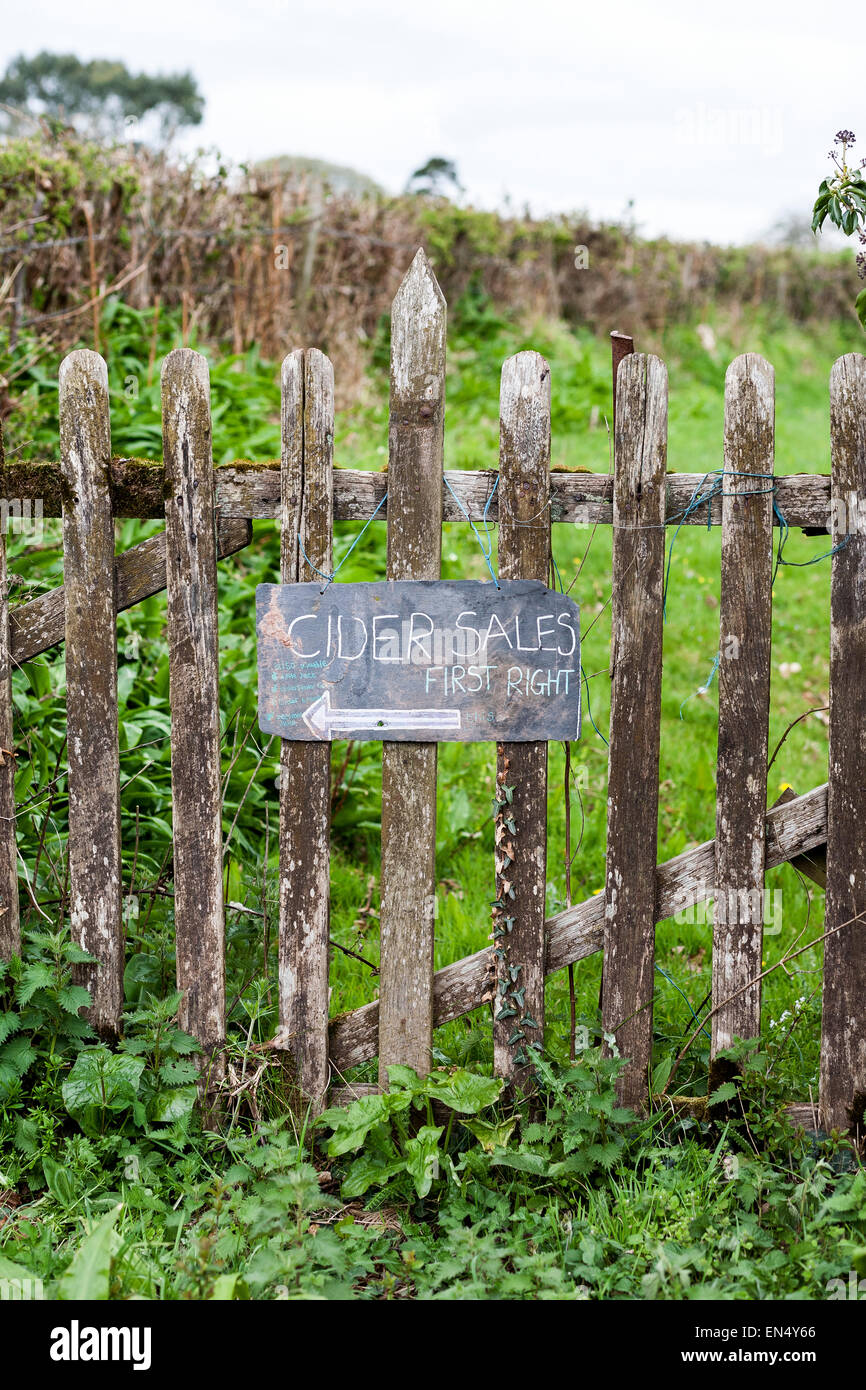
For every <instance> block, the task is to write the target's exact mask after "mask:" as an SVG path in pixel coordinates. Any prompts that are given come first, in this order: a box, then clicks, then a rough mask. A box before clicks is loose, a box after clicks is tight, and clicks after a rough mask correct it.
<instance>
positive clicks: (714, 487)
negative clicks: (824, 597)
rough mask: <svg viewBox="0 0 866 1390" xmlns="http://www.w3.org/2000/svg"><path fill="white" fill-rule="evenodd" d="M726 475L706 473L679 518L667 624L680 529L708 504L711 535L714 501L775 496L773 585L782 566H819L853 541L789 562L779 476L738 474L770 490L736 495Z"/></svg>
mask: <svg viewBox="0 0 866 1390" xmlns="http://www.w3.org/2000/svg"><path fill="white" fill-rule="evenodd" d="M725 473H726V470H725V469H724V468H714V469H712V470H711V471H710V472H709V473H705V474H704V476H703V478H702V479H701V481H700V482H699V483H698V486H697V487H696V488H695V490H694V492H693V493H692V495H691V497H690V498H689V501H688V504H687V506H686V508H685V510H684V511H683V512H681V513H680V515H679V517H678V518H677V523H678V524H677V527H676V530H675V531H674V534H673V536H672V537H671V543H670V549H669V550H668V562H667V566H666V568H665V583H664V591H663V598H662V610H663V614H664V618H665V621H667V616H668V588H669V585H670V577H671V563H672V561H673V556H674V543H675V541H676V538H677V536H678V535H679V533H680V528H681V527H682V526H684V525H685V524H686V522H687V521H688V518H689V517H690V516H691V515H692V513H693V512H695V511H697V509H698V507H702V506H704V504H707V530H708V531H709V530H710V529H711V527H712V502H713V499H714V498H715V497H762V496H764V495H765V494H766V493H768V492H769V493H772V494H773V512H774V514H775V516H776V518H777V520H778V522H779V544H778V547H777V550H776V563H775V566H774V568H773V579H772V583H773V584H775V582H776V576H777V574H778V572H779V566H780V565H794V566H796V567H797V568H798V569H802V568H804V567H805V566H806V565H817V564H818V562H819V561H820V560H828V559H829V558H830V557H831V556H833V555H838V553H839V551H840V550H844V548H845V546H846V545H847V544H848V542H849V540H850V539H851V534H850V532H849V533H848V534H847V535H846V536H845V537H844V538H843V539H842V540H841V541H839V543H838V544H837V545H834V546H833V547H832V548H831V549H830V550H826V551H825V552H824V553H823V555H816V556H815V557H814V558H813V559H811V560H786V559H785V557H784V553H783V552H784V549H785V545H786V544H787V541H788V536H789V535H790V530H791V528H790V526H789V525H788V523H787V521H786V520H785V516H784V513H783V511H782V509H781V507H780V506H779V503H778V501H777V499H776V488H777V487H778V483H779V479H778V478H777V476H776V474H775V473H751V472H742V473H739V472H738V473H737V474H736V476H737V477H738V478H759V479H761V480H762V481H763V482H765V483H767V484H768V486H767V487H756V488H750V489H749V490H748V491H745V492H743V491H740V490H737V491H736V492H729V491H727V490H726V489H725V487H724V478H725ZM730 476H732V475H731V473H730V471H728V477H730ZM710 478H712V479H714V481H713V482H712V484H711V485H710V487H709V490H708V491H707V492H706V493H704V492H703V488H704V486H705V485H706V483H707V481H708V479H710ZM711 679H712V677H711Z"/></svg>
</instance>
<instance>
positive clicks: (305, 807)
mask: <svg viewBox="0 0 866 1390" xmlns="http://www.w3.org/2000/svg"><path fill="white" fill-rule="evenodd" d="M333 455H334V369H333V367H332V366H331V363H330V362H329V361H328V359H327V357H325V356H324V354H323V353H321V352H319V351H318V350H317V349H315V348H314V349H312V350H311V351H310V352H307V353H304V352H302V351H300V350H298V351H296V352H292V353H290V354H289V356H288V357H287V358H286V359H285V361H284V362H283V367H282V470H281V478H282V503H281V505H282V517H281V522H280V528H281V572H282V582H283V583H284V584H293V583H298V582H301V583H310V582H312V581H314V580H316V579H319V581H320V583H321V584H322V586H323V587H324V583H325V581H324V580H322V579H321V577H320V576H319V575H317V574H316V573H315V571H314V570H313V569H312V568H311V566H312V565H314V566H315V568H316V569H317V570H320V571H321V572H322V574H330V572H331V570H332V568H333V543H332V538H333V512H334V481H333ZM301 546H303V551H302V550H301ZM305 555H306V556H307V559H305V558H304V556H305ZM280 766H281V775H280V929H279V996H280V1027H281V1032H282V1035H283V1037H284V1039H285V1045H286V1046H287V1048H288V1050H289V1051H290V1052H291V1054H292V1055H293V1057H294V1060H295V1068H296V1081H297V1084H298V1086H299V1087H300V1090H301V1092H302V1094H303V1096H304V1097H305V1099H306V1100H307V1101H309V1102H312V1105H313V1109H314V1111H319V1110H321V1108H322V1107H323V1105H324V1102H325V1095H326V1092H327V1089H328V1081H329V1066H328V943H329V932H330V862H331V861H330V825H331V745H330V743H294V742H291V741H290V740H289V739H284V740H283V742H282V750H281V764H280Z"/></svg>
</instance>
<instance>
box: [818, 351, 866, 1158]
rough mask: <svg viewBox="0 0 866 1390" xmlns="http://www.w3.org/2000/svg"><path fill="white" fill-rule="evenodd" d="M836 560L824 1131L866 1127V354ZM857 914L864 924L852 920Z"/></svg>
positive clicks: (835, 439)
mask: <svg viewBox="0 0 866 1390" xmlns="http://www.w3.org/2000/svg"><path fill="white" fill-rule="evenodd" d="M830 433H831V449H832V468H833V475H832V476H833V499H834V503H835V506H834V530H833V543H834V545H839V544H840V543H841V542H842V541H843V540H845V537H846V536H847V538H848V539H847V541H846V542H845V545H844V547H843V548H842V549H841V550H839V551H838V552H837V554H835V555H834V556H833V560H832V566H833V575H832V580H831V587H830V770H829V783H828V786H829V790H828V794H827V830H828V833H827V900H826V917H825V928H826V929H827V930H828V931H829V930H831V929H832V928H833V927H836V926H840V925H841V924H842V923H843V922H851V925H850V926H848V927H846V928H845V929H844V930H843V931H840V932H838V934H837V935H836V936H832V937H830V938H829V940H828V941H827V942H826V944H825V946H824V997H823V1018H822V1024H821V1093H820V1111H821V1116H822V1124H823V1125H824V1128H825V1129H828V1130H830V1129H839V1130H847V1129H854V1130H855V1131H859V1134H860V1136H861V1137H862V1135H863V1131H864V1127H866V1126H864V1108H866V781H864V774H866V357H863V356H861V355H860V354H858V353H850V354H849V355H848V356H846V357H840V359H839V361H838V362H837V363H836V364H835V366H834V367H833V371H832V373H831V375H830ZM856 917H859V918H860V920H858V921H852V920H851V919H852V918H856Z"/></svg>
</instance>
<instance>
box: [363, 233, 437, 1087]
mask: <svg viewBox="0 0 866 1390" xmlns="http://www.w3.org/2000/svg"><path fill="white" fill-rule="evenodd" d="M445 315H446V311H445V300H444V298H443V296H442V291H441V290H440V288H439V285H438V284H437V282H436V277H435V276H434V274H433V271H432V270H431V268H430V265H429V263H428V261H427V257H426V256H425V254H424V252H423V251H418V252H417V254H416V256H415V259H414V260H413V262H412V265H411V266H410V268H409V270H408V272H407V273H406V276H405V278H404V280H403V283H402V285H401V286H400V289H399V290H398V291H397V295H396V297H395V299H394V305H393V309H392V313H391V410H390V425H389V432H388V441H389V450H388V454H389V461H388V578H389V579H438V578H439V575H440V565H441V552H442V464H443V447H444V417H445ZM435 908H436V745H435V743H394V744H386V745H385V746H384V748H383V750H382V893H381V914H382V915H381V937H380V940H381V956H380V962H381V963H380V973H379V1083H380V1085H382V1086H385V1085H387V1081H388V1070H387V1069H388V1066H389V1065H390V1064H392V1063H395V1062H401V1063H403V1064H404V1065H405V1066H410V1067H414V1068H415V1070H416V1071H417V1072H419V1073H424V1072H427V1071H429V1069H430V1049H431V1047H432V1042H433V943H434V918H435Z"/></svg>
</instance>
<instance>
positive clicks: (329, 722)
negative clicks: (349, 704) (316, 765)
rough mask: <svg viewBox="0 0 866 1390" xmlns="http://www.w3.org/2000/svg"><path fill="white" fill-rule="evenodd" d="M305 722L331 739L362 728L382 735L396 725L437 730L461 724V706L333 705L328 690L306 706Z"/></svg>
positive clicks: (404, 727)
mask: <svg viewBox="0 0 866 1390" xmlns="http://www.w3.org/2000/svg"><path fill="white" fill-rule="evenodd" d="M304 723H305V724H306V726H307V728H308V729H309V731H310V733H311V734H314V735H315V737H316V738H322V739H329V738H332V737H333V735H334V734H335V733H336V734H340V733H357V732H358V731H359V730H362V729H371V730H375V731H376V733H377V734H378V735H379V736H380V737H381V736H382V735H383V734H384V733H385V732H386V731H388V732H390V731H391V730H392V729H408V730H411V731H412V732H413V733H416V732H417V733H419V734H421V733H427V732H430V733H433V732H438V731H440V730H446V729H459V728H460V711H459V709H332V708H331V695H330V691H328V690H326V691H325V693H324V695H320V696H319V698H318V700H314V701H313V703H312V704H311V705H310V707H309V709H306V710H304Z"/></svg>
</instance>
